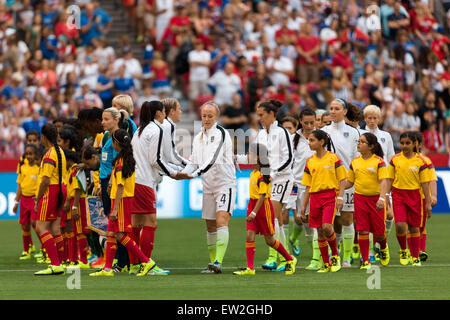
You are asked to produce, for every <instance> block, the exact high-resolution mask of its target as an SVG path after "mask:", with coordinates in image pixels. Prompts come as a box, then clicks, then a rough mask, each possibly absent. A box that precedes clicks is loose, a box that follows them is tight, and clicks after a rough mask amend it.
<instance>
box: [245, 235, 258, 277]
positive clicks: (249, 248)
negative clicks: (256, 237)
mask: <svg viewBox="0 0 450 320" xmlns="http://www.w3.org/2000/svg"><path fill="white" fill-rule="evenodd" d="M245 251H246V253H247V268H249V269H252V270H255V266H254V261H255V251H256V247H255V241H246V242H245Z"/></svg>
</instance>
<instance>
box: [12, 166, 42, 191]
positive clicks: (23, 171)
mask: <svg viewBox="0 0 450 320" xmlns="http://www.w3.org/2000/svg"><path fill="white" fill-rule="evenodd" d="M19 172H20V173H19V176H18V177H17V183H18V184H19V185H20V189H21V190H22V195H23V196H25V197H32V196H34V195H35V194H36V189H37V187H38V185H37V179H38V176H39V166H38V165H37V164H35V165H34V166H30V165H29V164H28V161H27V162H26V163H24V164H23V165H22V166H21V167H20V170H19Z"/></svg>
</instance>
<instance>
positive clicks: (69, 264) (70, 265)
mask: <svg viewBox="0 0 450 320" xmlns="http://www.w3.org/2000/svg"><path fill="white" fill-rule="evenodd" d="M61 265H62V266H63V268H64V269H67V268H69V267H76V266H78V264H77V263H76V262H70V261H69V260H66V261H64V262H62V263H61Z"/></svg>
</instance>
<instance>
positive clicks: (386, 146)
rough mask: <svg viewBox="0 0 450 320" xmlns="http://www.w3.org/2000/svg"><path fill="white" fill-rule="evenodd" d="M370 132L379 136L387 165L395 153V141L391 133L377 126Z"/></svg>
mask: <svg viewBox="0 0 450 320" xmlns="http://www.w3.org/2000/svg"><path fill="white" fill-rule="evenodd" d="M368 132H370V133H373V134H374V135H375V136H376V137H377V139H378V142H379V143H380V145H381V148H382V149H383V153H384V162H386V165H388V164H389V162H390V161H391V159H392V157H393V156H394V155H395V151H394V142H393V141H392V137H391V134H390V133H389V132H387V131H383V130H380V129H378V128H376V129H375V130H371V129H369V130H368Z"/></svg>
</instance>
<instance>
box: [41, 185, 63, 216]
mask: <svg viewBox="0 0 450 320" xmlns="http://www.w3.org/2000/svg"><path fill="white" fill-rule="evenodd" d="M58 193H59V185H57V184H52V185H49V186H48V189H47V191H45V193H44V196H43V197H42V198H41V200H39V206H38V219H37V220H39V221H56V218H58V213H60V212H58V211H57V210H56V208H57V204H58Z"/></svg>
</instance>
